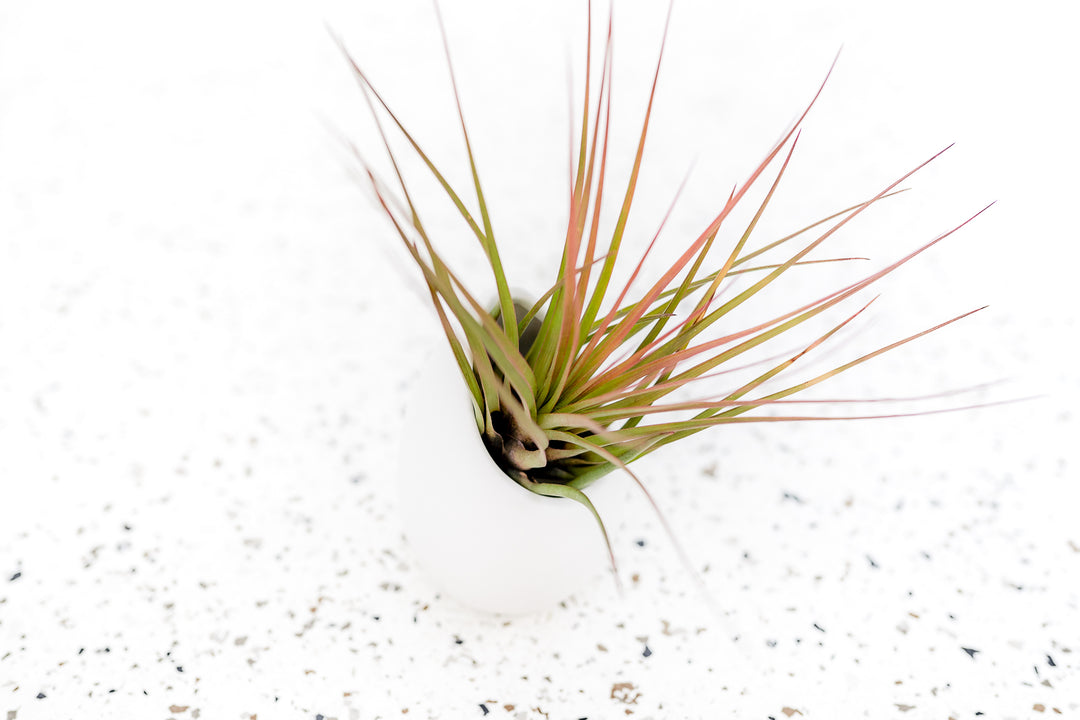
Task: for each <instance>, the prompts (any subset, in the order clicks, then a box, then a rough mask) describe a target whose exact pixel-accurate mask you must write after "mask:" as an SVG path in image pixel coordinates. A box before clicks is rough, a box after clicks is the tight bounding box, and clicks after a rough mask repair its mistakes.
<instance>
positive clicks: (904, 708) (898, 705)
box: [896, 703, 915, 712]
mask: <svg viewBox="0 0 1080 720" xmlns="http://www.w3.org/2000/svg"><path fill="white" fill-rule="evenodd" d="M896 709H897V710H899V711H900V712H907V711H908V710H914V709H915V706H914V705H904V704H903V703H896Z"/></svg>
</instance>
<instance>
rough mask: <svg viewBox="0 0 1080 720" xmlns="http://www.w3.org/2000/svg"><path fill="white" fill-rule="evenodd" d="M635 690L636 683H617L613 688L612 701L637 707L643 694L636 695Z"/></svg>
mask: <svg viewBox="0 0 1080 720" xmlns="http://www.w3.org/2000/svg"><path fill="white" fill-rule="evenodd" d="M634 690H635V688H634V683H629V682H625V683H615V684H613V685H612V686H611V699H612V700H614V701H616V702H621V703H622V704H623V705H637V701H638V698H639V697H641V693H635V692H634ZM631 693H633V695H631Z"/></svg>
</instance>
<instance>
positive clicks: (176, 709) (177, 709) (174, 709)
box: [169, 705, 190, 713]
mask: <svg viewBox="0 0 1080 720" xmlns="http://www.w3.org/2000/svg"><path fill="white" fill-rule="evenodd" d="M189 707H190V705H170V706H169V712H171V713H182V712H187V709H188V708H189Z"/></svg>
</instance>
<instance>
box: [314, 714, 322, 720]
mask: <svg viewBox="0 0 1080 720" xmlns="http://www.w3.org/2000/svg"><path fill="white" fill-rule="evenodd" d="M315 720H323V716H322V715H321V714H319V715H316V716H315Z"/></svg>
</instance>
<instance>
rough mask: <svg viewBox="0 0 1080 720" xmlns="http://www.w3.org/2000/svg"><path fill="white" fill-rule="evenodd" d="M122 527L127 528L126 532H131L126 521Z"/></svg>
mask: <svg viewBox="0 0 1080 720" xmlns="http://www.w3.org/2000/svg"><path fill="white" fill-rule="evenodd" d="M124 529H125V530H127V531H128V532H131V526H130V525H128V524H127V523H124Z"/></svg>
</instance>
